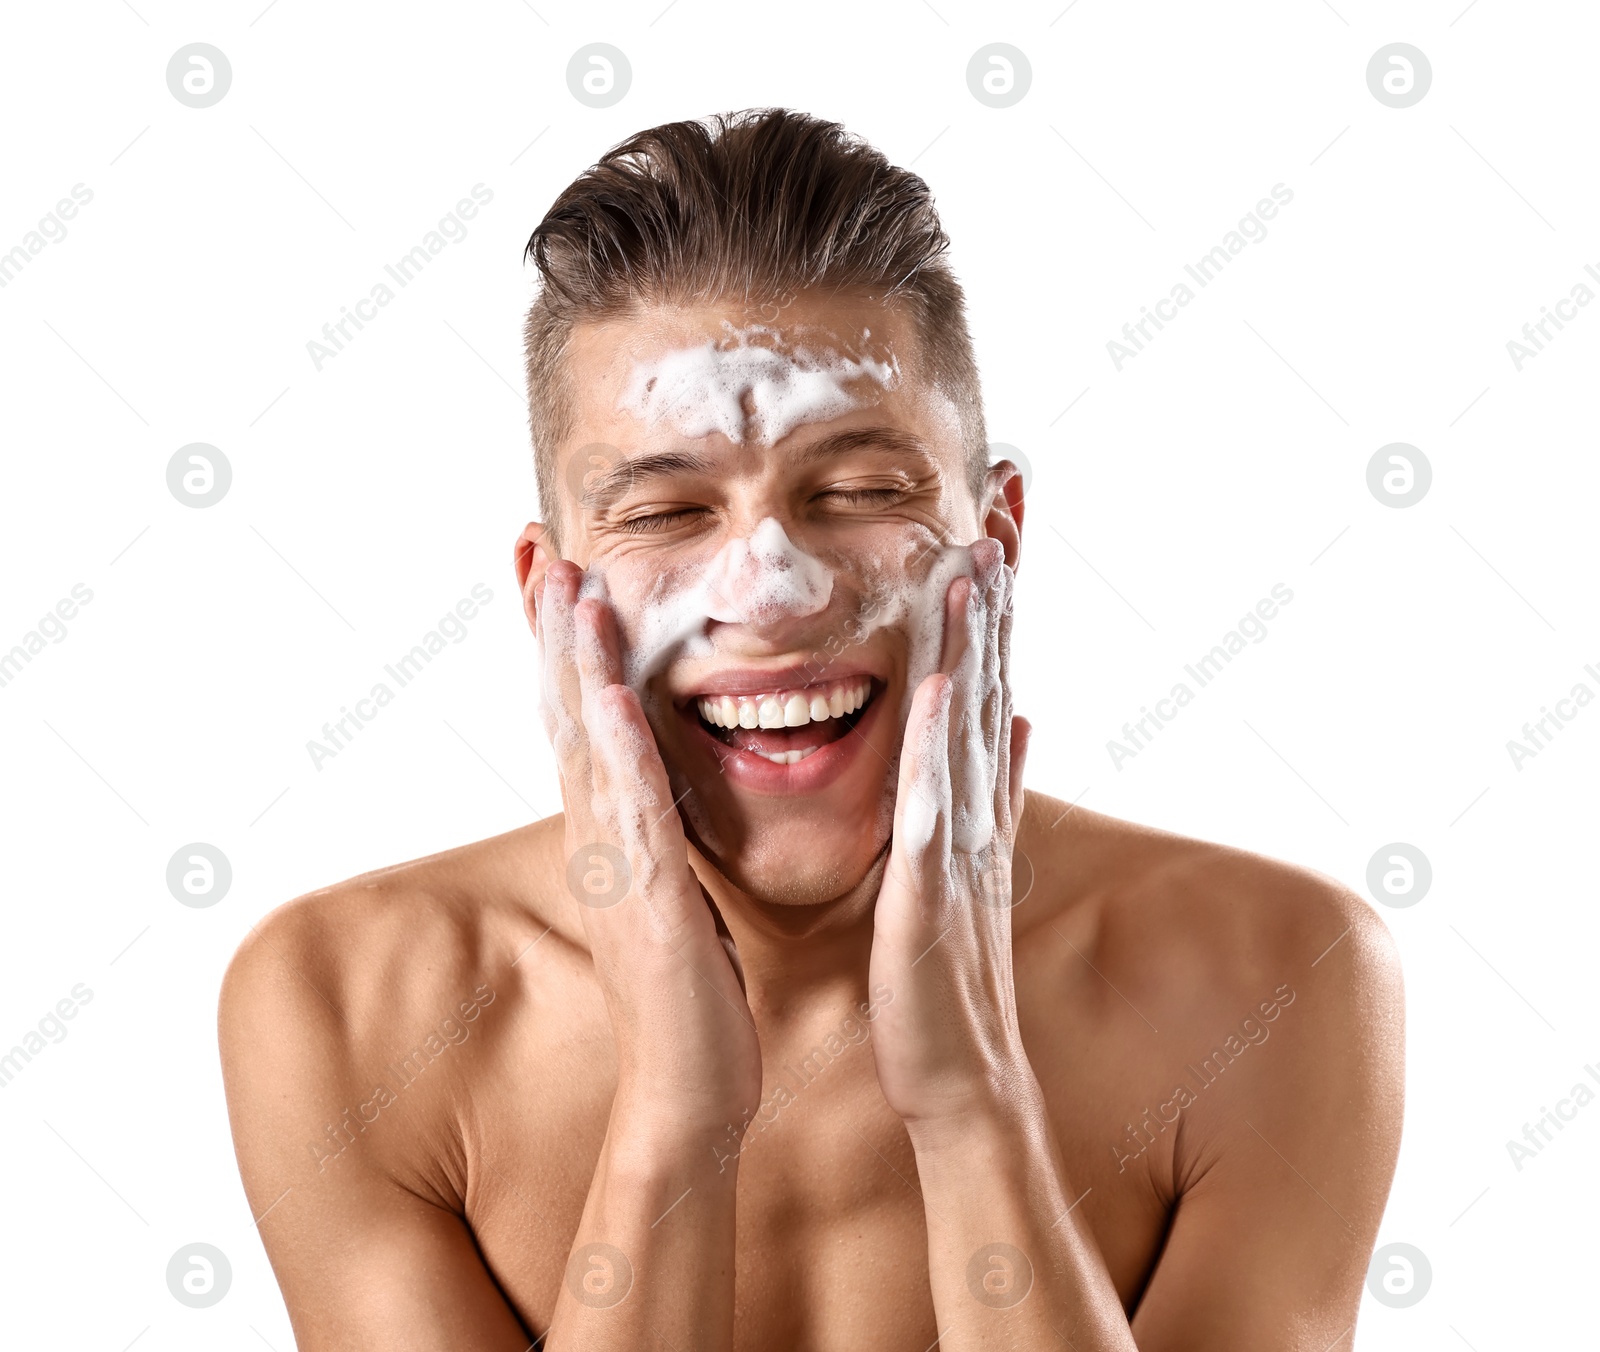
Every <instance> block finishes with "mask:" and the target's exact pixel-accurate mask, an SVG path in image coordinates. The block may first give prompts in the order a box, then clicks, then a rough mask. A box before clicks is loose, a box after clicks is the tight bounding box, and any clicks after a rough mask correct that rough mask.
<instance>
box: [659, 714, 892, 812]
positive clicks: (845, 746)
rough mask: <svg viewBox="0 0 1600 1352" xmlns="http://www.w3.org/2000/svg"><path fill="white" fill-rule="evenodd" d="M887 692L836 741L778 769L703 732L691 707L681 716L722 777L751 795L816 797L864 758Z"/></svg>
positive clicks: (752, 752)
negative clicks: (702, 740) (700, 741)
mask: <svg viewBox="0 0 1600 1352" xmlns="http://www.w3.org/2000/svg"><path fill="white" fill-rule="evenodd" d="M885 694H886V692H885V691H883V690H878V691H877V692H876V693H875V694H874V695H873V696H872V702H871V703H870V704H868V705H867V709H866V712H865V713H863V714H862V715H861V717H860V718H859V719H857V720H856V725H855V726H854V727H853V728H851V729H850V731H849V732H847V733H845V735H844V736H843V737H840V738H839V739H838V740H837V741H833V742H829V743H828V744H827V745H826V746H819V747H818V748H817V749H816V750H815V751H813V752H812V753H811V754H810V755H809V756H807V757H806V758H805V759H804V760H798V761H796V762H795V763H794V764H793V765H779V764H778V763H777V762H776V761H770V760H768V759H767V758H766V757H765V756H763V755H760V754H758V753H757V752H754V751H738V750H735V749H734V748H733V747H731V746H729V745H728V744H727V743H726V742H723V741H720V740H718V739H717V738H716V737H713V736H712V735H711V733H709V732H708V731H706V727H705V724H703V723H702V722H701V721H700V719H699V717H698V716H697V715H696V713H695V712H694V705H693V704H692V703H691V704H690V705H689V707H688V708H687V709H685V711H684V714H685V717H687V718H688V719H689V720H690V721H691V722H692V723H693V724H694V727H695V731H696V732H697V733H699V735H700V736H701V738H703V739H704V741H705V744H706V746H707V747H708V748H709V750H710V754H711V756H712V758H713V759H714V760H719V761H721V763H722V773H723V774H724V775H726V776H727V777H728V779H730V780H731V781H732V782H733V783H735V784H737V785H738V786H739V787H740V788H741V789H749V790H750V791H751V792H752V793H763V794H772V795H774V796H789V795H794V794H802V793H816V792H817V791H818V790H820V789H824V788H826V787H827V786H828V785H829V784H831V783H833V781H834V780H836V779H838V778H839V776H840V775H842V774H843V773H844V772H845V771H846V770H847V769H848V768H849V767H850V766H851V765H852V764H854V763H855V761H856V760H857V758H858V757H860V756H863V755H865V754H867V747H866V737H867V734H868V732H869V731H870V730H871V728H872V725H873V722H874V721H875V720H876V719H877V717H878V708H879V706H880V705H881V704H883V703H884V699H885Z"/></svg>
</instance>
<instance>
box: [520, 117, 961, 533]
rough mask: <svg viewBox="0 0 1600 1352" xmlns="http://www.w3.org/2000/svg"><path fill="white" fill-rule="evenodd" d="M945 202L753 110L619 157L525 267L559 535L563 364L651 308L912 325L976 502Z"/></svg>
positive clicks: (660, 137) (552, 510)
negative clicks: (814, 314)
mask: <svg viewBox="0 0 1600 1352" xmlns="http://www.w3.org/2000/svg"><path fill="white" fill-rule="evenodd" d="M949 246H950V241H949V238H948V237H947V236H946V235H945V233H944V230H943V228H942V227H941V226H940V224H939V217H938V213H937V212H936V211H935V210H934V206H933V194H932V192H931V191H930V190H929V188H928V185H927V184H926V183H925V182H924V181H923V180H922V179H921V178H919V177H918V176H917V175H916V174H913V173H912V172H911V171H910V170H909V169H899V168H896V167H895V166H894V165H892V164H890V163H889V161H888V160H887V159H886V158H885V157H884V155H883V154H882V153H881V152H880V151H878V150H876V149H874V148H873V147H872V146H870V145H868V144H867V143H866V142H865V141H863V140H861V139H860V138H859V137H855V136H853V135H851V134H850V133H848V132H846V131H845V129H844V128H843V127H842V126H840V125H839V124H838V123H837V122H825V121H823V120H822V119H820V118H816V117H812V116H810V115H808V114H806V113H798V112H793V111H790V110H788V109H784V108H752V109H746V110H744V111H742V112H736V113H720V114H717V115H716V116H713V117H709V118H706V119H703V120H701V121H694V122H668V123H666V124H664V125H662V126H659V127H652V128H651V129H650V130H648V131H642V132H639V133H638V134H637V135H635V136H632V137H630V138H629V139H628V140H626V141H624V142H622V144H621V145H618V146H615V147H613V148H612V149H611V150H610V151H608V152H607V153H606V154H605V155H604V156H603V157H602V158H601V160H600V162H599V163H598V164H596V165H594V166H593V167H592V168H590V169H587V170H585V171H584V172H583V173H582V174H580V175H579V176H578V177H577V178H576V179H575V180H574V181H573V182H572V183H571V184H570V185H569V186H568V187H567V188H566V190H565V191H563V192H562V194H561V195H560V196H559V197H558V198H557V199H556V201H555V204H554V205H553V206H552V207H551V208H550V210H549V211H548V212H547V213H546V215H545V218H544V220H542V221H541V222H540V223H539V225H538V227H537V228H536V229H535V230H534V232H533V235H532V236H531V237H530V238H529V240H528V247H527V250H526V253H525V255H524V257H531V258H532V259H533V261H534V264H535V265H536V266H537V267H538V269H539V275H540V286H539V291H538V294H537V295H536V297H535V298H534V301H533V304H532V305H531V306H530V307H529V310H528V318H527V324H526V326H525V328H524V331H523V332H524V338H525V342H526V355H527V376H528V401H529V424H530V428H531V431H532V433H533V446H534V466H535V471H536V473H537V477H538V484H539V500H540V503H541V504H542V508H543V512H544V516H545V521H546V525H547V527H549V528H550V529H551V530H552V532H558V531H559V516H560V498H559V497H558V490H557V487H556V482H557V477H558V473H557V468H556V465H555V452H556V448H557V447H558V446H559V445H560V444H561V443H562V442H563V441H564V440H565V439H566V438H567V437H568V436H569V435H570V434H571V430H572V419H573V411H572V392H571V390H570V389H569V388H568V386H567V384H566V381H565V372H564V369H563V357H564V355H565V352H566V346H567V340H568V338H569V336H570V334H571V332H572V329H573V326H574V324H575V323H577V322H579V321H581V320H603V319H610V318H615V317H618V316H621V315H626V314H629V313H631V312H633V311H634V310H636V309H637V308H638V307H639V306H640V305H641V304H644V303H653V304H668V305H671V304H693V303H715V302H717V301H721V300H726V299H729V298H732V297H739V298H741V299H743V300H745V301H746V302H759V303H765V302H769V301H778V300H780V299H781V298H782V297H784V296H786V295H789V294H792V293H794V292H796V291H800V290H804V289H808V288H822V289H825V290H829V291H837V290H842V289H845V288H852V289H861V290H869V291H871V292H873V293H874V294H876V295H877V296H878V297H879V298H880V299H881V300H883V301H885V302H886V303H889V304H893V305H895V306H904V307H906V309H907V310H908V312H909V314H910V316H911V318H912V321H913V325H914V328H915V331H916V333H917V335H918V340H919V343H920V347H921V357H922V361H923V366H922V373H923V375H924V376H925V378H927V379H929V380H931V381H933V382H934V383H935V384H936V385H937V386H938V387H939V388H940V389H942V391H943V392H944V393H945V394H946V395H947V396H948V397H949V398H950V399H951V400H952V401H953V402H954V403H955V405H956V407H957V409H958V411H959V414H960V418H961V430H962V440H963V442H964V443H965V448H966V451H967V470H968V482H969V484H970V486H971V487H972V490H973V492H974V495H976V494H977V493H978V492H979V491H980V490H981V488H982V484H983V478H984V473H985V471H986V469H987V467H988V450H987V447H986V445H985V438H984V425H983V403H982V396H981V393H980V390H979V385H978V370H977V363H976V361H975V359H974V357H973V352H972V339H971V336H970V335H969V333H968V331H967V321H966V311H965V305H964V302H963V298H962V291H961V286H960V283H958V282H957V281H956V278H955V274H954V273H953V272H952V271H951V270H950V267H949V264H948V263H947V262H946V260H945V256H944V255H945V251H946V250H947V249H948V248H949ZM552 543H553V544H555V546H556V548H557V549H559V548H560V544H559V535H558V534H557V535H556V537H555V539H553V541H552Z"/></svg>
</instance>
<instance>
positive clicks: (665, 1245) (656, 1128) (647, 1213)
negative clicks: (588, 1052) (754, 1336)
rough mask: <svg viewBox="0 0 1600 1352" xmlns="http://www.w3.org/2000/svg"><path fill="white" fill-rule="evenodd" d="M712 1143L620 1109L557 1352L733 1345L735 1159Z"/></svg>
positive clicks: (557, 1326) (561, 1317)
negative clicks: (724, 1156) (720, 1152)
mask: <svg viewBox="0 0 1600 1352" xmlns="http://www.w3.org/2000/svg"><path fill="white" fill-rule="evenodd" d="M712 1139H713V1136H712V1133H710V1132H709V1131H695V1130H693V1129H691V1128H690V1127H687V1126H685V1125H683V1124H682V1123H681V1122H673V1123H671V1124H670V1125H664V1124H662V1123H661V1122H660V1121H659V1120H656V1121H647V1120H643V1119H641V1118H639V1117H637V1116H634V1115H629V1116H627V1117H626V1120H624V1115H623V1114H622V1113H621V1112H620V1111H619V1110H617V1109H614V1110H613V1113H612V1119H611V1126H610V1129H609V1130H608V1132H607V1134H606V1141H605V1145H604V1147H603V1148H602V1150H601V1154H600V1160H599V1163H598V1165H597V1166H596V1168H595V1173H594V1180H593V1182H592V1183H591V1185H590V1188H589V1197H588V1202H587V1204H586V1205H585V1207H584V1212H583V1220H582V1222H581V1223H580V1224H579V1227H578V1233H577V1236H576V1237H575V1239H574V1241H573V1246H572V1251H571V1254H570V1255H569V1257H568V1262H567V1268H566V1272H565V1273H564V1275H563V1280H562V1289H561V1294H560V1297H559V1299H558V1300H557V1302H556V1310H555V1317H554V1320H553V1321H552V1324H551V1329H550V1335H549V1337H548V1339H547V1340H546V1344H545V1345H546V1348H547V1349H548V1352H568V1350H569V1349H571V1350H572V1352H577V1350H578V1349H581V1352H613V1350H615V1352H638V1350H639V1349H647V1348H660V1349H671V1348H678V1349H686V1348H694V1349H696V1352H701V1349H704V1352H727V1350H728V1349H731V1348H732V1346H733V1275H734V1238H735V1230H734V1223H735V1217H734V1187H735V1183H736V1181H737V1178H738V1159H737V1156H736V1155H735V1156H734V1157H733V1158H731V1159H724V1160H721V1161H719V1159H718V1152H716V1151H714V1150H713V1149H712V1148H711V1144H710V1143H711V1141H712Z"/></svg>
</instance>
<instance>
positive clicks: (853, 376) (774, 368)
mask: <svg viewBox="0 0 1600 1352" xmlns="http://www.w3.org/2000/svg"><path fill="white" fill-rule="evenodd" d="M723 328H724V329H725V330H726V332H727V337H726V338H724V339H723V340H722V341H721V342H720V343H719V342H717V341H714V340H710V339H708V340H707V341H706V342H704V343H701V344H699V345H698V346H695V347H687V348H679V349H677V350H675V351H672V352H668V353H666V354H664V355H663V356H661V357H658V358H657V359H656V360H654V361H648V362H643V361H641V362H635V363H634V365H633V371H632V374H631V376H630V377H629V380H628V383H627V385H626V386H625V387H624V388H623V391H622V396H621V398H620V399H619V400H618V401H617V407H618V408H619V409H621V410H623V411H625V412H628V413H631V414H633V416H634V417H636V418H639V419H640V420H642V421H643V422H644V423H645V424H646V425H647V426H652V427H653V426H655V425H656V424H658V423H660V422H662V421H663V420H666V421H670V423H671V424H672V426H673V427H674V428H676V429H677V431H678V432H680V433H681V434H682V435H683V436H686V437H691V438H698V437H705V436H710V435H711V434H712V433H713V432H720V433H721V434H722V435H723V436H725V437H727V438H728V440H729V441H732V442H743V441H745V440H746V434H747V433H748V435H749V439H750V440H752V441H755V442H757V443H759V444H761V445H764V446H771V445H772V444H773V443H774V442H777V441H781V440H782V439H783V438H784V437H786V436H787V435H788V434H789V433H790V432H792V431H793V430H794V429H795V428H796V427H798V426H799V425H800V424H802V423H809V422H822V421H826V420H827V419H829V418H837V417H838V416H839V415H840V414H841V413H847V412H849V411H850V410H851V409H852V408H854V407H856V403H857V400H856V398H855V396H853V395H852V394H851V393H850V392H849V390H847V389H846V388H845V387H846V386H847V385H849V384H850V383H851V382H852V381H855V380H859V379H861V378H862V377H864V376H865V377H868V378H870V379H872V380H874V381H876V382H877V383H878V385H879V386H881V387H883V388H887V387H888V386H889V385H890V384H891V383H892V382H893V380H894V378H895V376H896V375H897V373H898V368H897V367H896V365H895V363H894V361H893V359H892V358H891V359H890V360H889V361H886V362H884V361H875V360H873V359H872V358H870V357H860V358H854V357H846V356H842V355H840V354H838V353H835V352H818V351H815V350H812V349H810V348H804V347H796V348H790V349H787V350H780V349H779V348H777V347H771V346H765V345H761V344H755V343H752V342H751V338H752V337H753V336H755V335H761V334H764V335H768V336H771V337H774V338H775V337H776V332H775V330H772V329H768V328H765V327H763V326H762V325H752V326H751V327H750V328H748V329H735V328H734V327H733V325H731V324H729V323H727V322H726V321H724V323H723ZM868 334H869V335H870V330H869V331H868ZM747 401H748V404H749V409H748V414H747V410H746V402H747Z"/></svg>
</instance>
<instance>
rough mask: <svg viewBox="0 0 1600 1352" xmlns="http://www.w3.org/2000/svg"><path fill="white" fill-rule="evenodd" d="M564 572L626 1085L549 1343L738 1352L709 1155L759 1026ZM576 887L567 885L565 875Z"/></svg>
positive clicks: (572, 574)
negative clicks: (734, 1343)
mask: <svg viewBox="0 0 1600 1352" xmlns="http://www.w3.org/2000/svg"><path fill="white" fill-rule="evenodd" d="M580 580H581V574H580V573H579V570H578V569H577V568H576V567H575V566H574V565H572V564H570V563H567V562H564V561H559V560H558V561H557V562H556V563H554V564H552V565H551V567H550V569H549V571H548V573H547V574H546V577H545V580H544V582H543V583H542V584H540V585H539V587H538V589H537V591H536V597H537V603H538V621H539V638H540V646H541V650H542V653H543V657H544V662H545V669H544V679H543V691H544V694H543V698H544V716H545V720H546V726H547V728H548V729H549V731H550V733H551V737H552V741H553V742H554V744H555V747H556V754H557V759H558V763H559V764H560V766H561V772H562V774H561V778H562V788H561V792H562V802H563V805H564V806H565V809H566V843H567V849H568V853H569V856H570V857H571V858H573V859H574V860H576V861H579V864H578V876H580V877H582V878H584V879H587V878H588V876H589V872H588V870H589V868H590V867H591V866H594V867H596V868H597V870H598V876H597V877H596V879H595V891H594V894H593V895H592V896H591V895H589V894H588V893H587V892H586V891H585V890H584V889H585V888H587V886H588V884H587V882H584V883H582V884H580V885H579V886H578V887H577V888H575V889H574V892H575V896H576V898H577V900H578V902H579V903H580V909H581V911H582V913H583V923H584V929H585V930H586V932H587V934H588V937H589V941H590V946H591V951H592V954H593V959H594V966H595V972H596V975H597V976H598V978H599V980H600V984H601V988H602V991H603V992H604V995H605V1000H606V1007H607V1010H608V1011H609V1013H610V1016H611V1025H612V1032H613V1036H614V1037H615V1039H616V1044H617V1065H618V1084H617V1093H616V1097H615V1099H614V1101H613V1104H612V1113H611V1121H610V1124H609V1129H608V1131H607V1135H606V1142H605V1146H604V1149H603V1150H602V1153H601V1158H600V1165H599V1167H598V1169H597V1170H596V1172H595V1177H594V1182H593V1184H592V1185H591V1188H590V1191H589V1197H588V1201H587V1204H586V1205H585V1207H584V1214H583V1220H582V1222H581V1224H580V1225H579V1227H578V1234H577V1236H576V1237H575V1239H574V1242H573V1247H572V1252H571V1255H570V1257H569V1260H568V1264H567V1272H566V1280H565V1282H564V1283H563V1286H562V1290H561V1294H560V1298H559V1299H558V1301H557V1304H556V1311H555V1318H554V1320H553V1322H552V1325H551V1329H550V1335H549V1338H548V1348H549V1349H550V1352H565V1350H566V1349H569V1348H571V1349H580V1348H581V1349H583V1352H606V1350H607V1349H616V1352H624V1349H626V1352H633V1350H634V1349H637V1348H645V1347H662V1348H680V1349H681V1348H691V1347H692V1348H695V1349H702V1348H703V1349H707V1350H708V1352H719V1349H720V1350H722V1352H727V1350H728V1349H731V1348H732V1346H733V1293H734V1241H735V1226H734V1199H735V1185H736V1182H737V1179H738V1157H737V1152H726V1153H725V1154H724V1157H723V1158H721V1159H719V1158H718V1152H716V1151H714V1150H713V1149H712V1148H711V1143H712V1142H714V1141H717V1140H719V1139H721V1138H722V1137H723V1134H724V1132H725V1131H726V1129H727V1127H728V1125H729V1124H730V1123H732V1122H742V1121H744V1120H746V1117H747V1115H748V1112H749V1111H753V1109H754V1107H755V1105H756V1104H757V1103H759V1101H760V1096H761V1050H760V1045H759V1043H758V1041H757V1039H756V1032H755V1022H754V1020H753V1018H752V1017H751V1014H750V1008H749V1004H748V1003H747V1001H746V1000H745V996H744V989H743V985H742V983H741V982H740V980H739V978H738V976H737V974H736V972H735V969H734V966H733V963H732V960H731V956H730V953H729V951H727V950H726V949H725V948H724V947H723V943H722V940H721V938H720V937H719V934H718V928H717V924H716V919H715V917H714V915H713V911H712V908H711V906H710V904H709V902H708V900H707V898H706V896H705V893H704V891H703V890H702V888H701V886H700V883H699V881H698V880H697V879H696V877H695V875H694V871H693V869H692V868H691V867H690V865H689V857H688V844H687V842H686V840H685V839H684V835H683V826H682V823H681V820H680V818H679V816H678V814H677V812H676V811H674V806H675V804H674V801H673V795H672V791H671V789H670V787H669V785H668V780H667V774H666V768H665V766H664V765H663V764H662V761H661V756H660V753H659V752H658V751H657V749H656V744H655V738H654V736H653V734H652V733H651V731H650V725H649V723H648V722H647V721H646V719H645V716H644V712H643V709H642V708H641V707H640V704H639V699H638V697H637V695H635V694H634V692H633V691H631V690H629V689H628V688H627V687H626V686H624V685H622V684H621V683H620V680H621V660H620V656H619V650H618V641H617V635H616V628H615V623H614V620H613V617H612V616H611V614H610V611H609V609H608V608H607V607H606V606H604V605H603V604H601V603H600V602H597V601H594V600H585V601H582V602H580V601H579V600H578V587H579V582H580ZM569 876H571V875H570V874H569Z"/></svg>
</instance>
